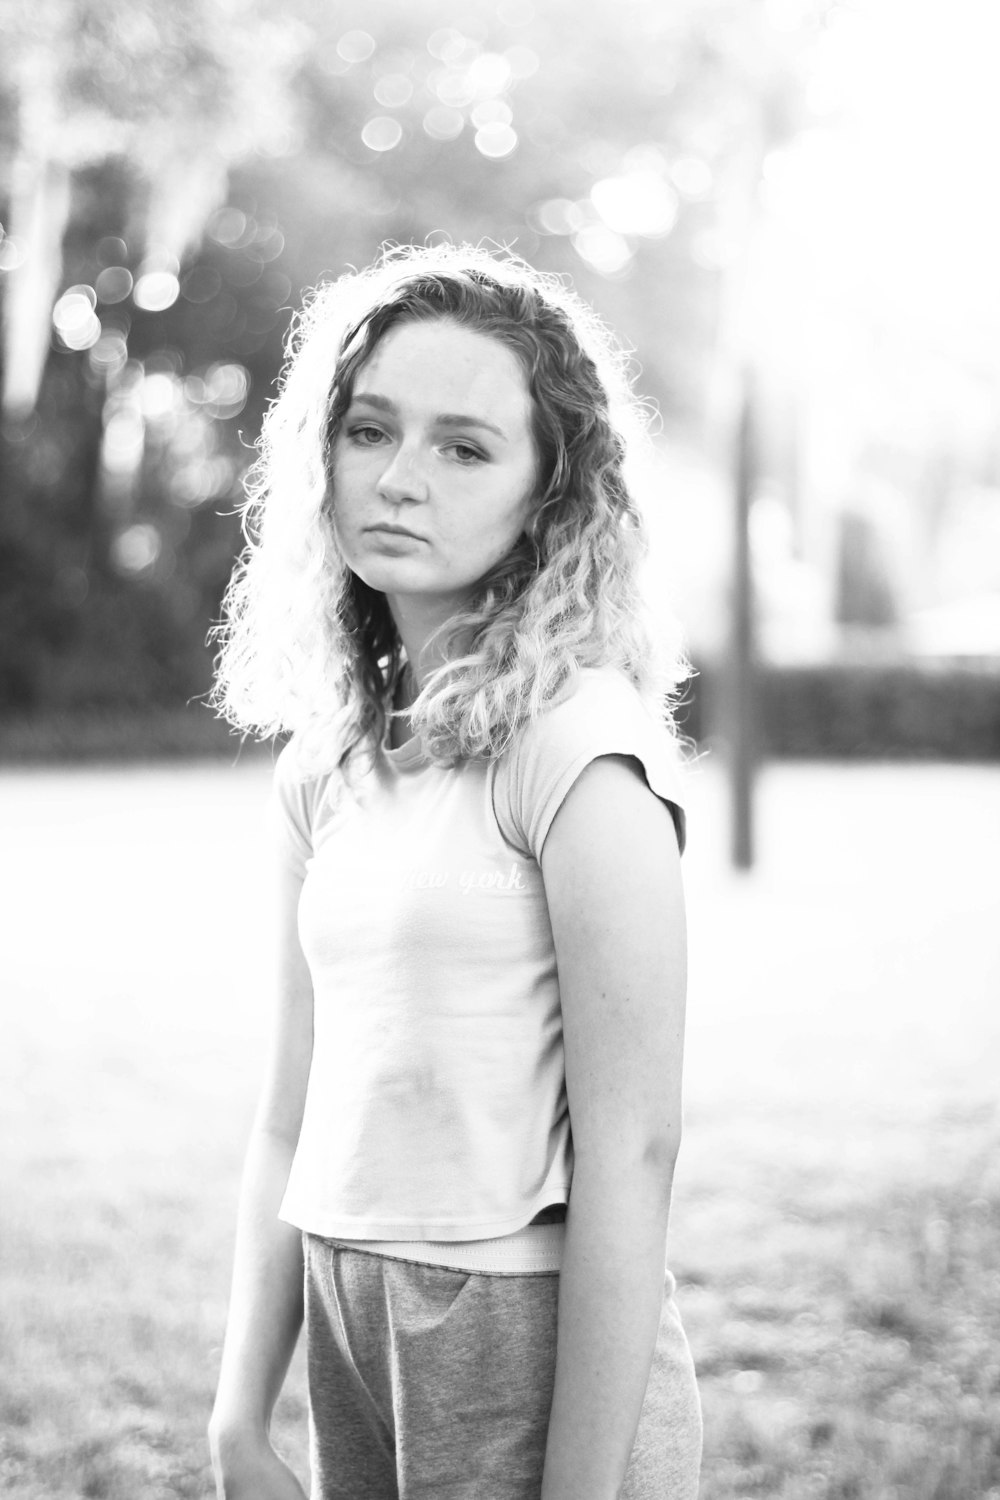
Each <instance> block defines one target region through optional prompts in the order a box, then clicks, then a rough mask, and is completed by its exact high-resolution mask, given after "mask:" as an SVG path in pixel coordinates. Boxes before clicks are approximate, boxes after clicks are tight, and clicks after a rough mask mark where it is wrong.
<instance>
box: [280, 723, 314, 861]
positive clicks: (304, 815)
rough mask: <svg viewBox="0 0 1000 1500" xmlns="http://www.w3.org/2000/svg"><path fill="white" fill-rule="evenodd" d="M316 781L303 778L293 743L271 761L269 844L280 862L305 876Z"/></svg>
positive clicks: (310, 840)
mask: <svg viewBox="0 0 1000 1500" xmlns="http://www.w3.org/2000/svg"><path fill="white" fill-rule="evenodd" d="M315 786H316V783H315V782H314V781H308V780H303V779H302V777H301V774H300V773H299V771H298V769H297V766H296V758H295V750H294V746H293V745H292V744H291V743H289V744H287V745H286V746H285V747H284V749H283V750H282V751H281V752H280V754H279V755H278V759H277V760H276V761H275V764H274V782H273V786H272V791H271V802H270V806H269V810H268V823H269V827H270V833H271V845H272V848H273V849H274V851H275V854H276V856H277V858H278V860H279V862H280V863H281V864H282V865H283V866H284V867H285V868H286V869H289V870H291V871H292V872H293V873H294V874H296V875H298V876H300V877H301V878H304V876H305V873H306V861H307V860H308V859H310V858H311V856H312V852H313V845H312V813H313V801H314V792H315Z"/></svg>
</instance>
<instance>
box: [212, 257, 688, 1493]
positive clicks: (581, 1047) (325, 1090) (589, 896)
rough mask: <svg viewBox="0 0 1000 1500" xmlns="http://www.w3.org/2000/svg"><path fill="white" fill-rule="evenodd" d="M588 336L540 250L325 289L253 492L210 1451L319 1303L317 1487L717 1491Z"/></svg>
mask: <svg viewBox="0 0 1000 1500" xmlns="http://www.w3.org/2000/svg"><path fill="white" fill-rule="evenodd" d="M635 416H636V406H635V403H634V401H633V399H632V398H631V396H630V394H629V390H628V386H627V382H626V380H625V377H624V375H623V373H622V361H621V359H620V357H619V356H618V355H617V353H616V352H615V351H614V349H613V346H612V345H611V344H610V341H609V340H608V338H607V336H606V335H605V334H604V332H603V330H602V329H601V328H600V326H599V324H598V323H597V320H596V319H595V318H594V317H593V315H592V314H591V313H590V312H589V311H588V310H587V309H586V308H585V307H584V306H583V304H582V303H580V302H579V301H578V300H577V299H576V298H575V297H574V296H573V295H572V294H571V293H569V292H568V291H567V290H566V289H565V288H564V287H563V286H562V285H561V284H560V283H559V282H558V281H557V280H555V279H554V278H546V277H543V276H541V275H539V274H537V273H535V272H534V271H532V270H531V269H530V268H529V267H528V266H526V265H525V264H523V263H522V262H520V261H518V260H516V259H515V258H513V257H510V256H490V255H487V254H486V253H485V252H481V251H476V250H470V249H456V248H449V249H435V250H423V249H419V250H418V249H412V248H407V249H403V250H396V251H393V252H390V253H388V254H387V255H386V256H384V257H383V258H382V260H381V261H380V262H379V263H378V265H376V266H375V267H373V268H371V269H370V270H368V271H367V272H365V273H363V274H361V275H357V276H351V277H345V278H342V279H341V280H340V281H338V282H336V283H335V284H332V285H329V286H326V287H324V288H323V289H322V290H321V291H319V292H318V293H317V294H316V295H315V297H314V299H313V300H312V302H311V304H310V305H309V307H308V308H307V310H306V312H305V314H304V315H303V317H302V319H301V320H300V323H299V325H298V328H297V330H296V333H295V336H294V338H293V341H292V357H291V361H290V365H289V368H288V371H287V375H286V378H285V381H284V384H283V387H282V389H281V393H280V395H279V396H278V399H277V400H276V402H275V403H274V405H273V406H272V408H271V409H270V411H269V413H268V416H267V420H266V423H265V429H264V434H263V438H262V443H261V456H260V459H259V462H258V465H257V467H256V470H255V475H254V482H253V483H252V484H251V486H250V499H249V501H248V507H249V516H248V523H249V524H248V536H249V538H250V544H249V547H248V551H247V554H246V556H245V558H244V560H243V563H242V565H241V567H240V569H239V570H238V572H237V575H236V576H235V578H234V582H233V584H232V586H231V590H230V594H229V598H228V624H227V626H226V629H225V633H224V642H223V650H222V654H221V659H220V678H219V686H218V689H217V702H218V703H219V704H220V705H221V706H222V708H223V709H224V711H225V712H226V713H227V714H228V715H229V716H230V718H231V719H232V720H233V721H234V722H235V723H237V724H239V725H241V726H243V727H244V728H251V729H253V730H255V731H256V732H258V733H261V734H273V733H276V732H281V731H291V732H292V738H291V740H290V742H289V743H288V745H287V746H286V748H285V749H284V750H283V751H282V753H281V755H280V756H279V758H278V762H277V766H276V775H275V809H276V834H277V843H278V851H279V854H278V861H277V863H278V866H279V875H278V884H279V897H278V899H279V910H280V944H279V948H280V960H279V966H278V974H277V979H276V1015H277V1021H276V1027H275V1031H274V1039H273V1046H272V1049H271V1057H270V1066H269V1069H268V1073H267V1080H266V1084H265V1087H264V1091H263V1097H262V1099H261V1102H260V1108H259V1111H258V1114H257V1118H256V1122H255V1125H254V1128H253V1133H252V1138H251V1142H250V1148H249V1154H248V1160H247V1166H246V1172H245V1179H244V1185H243V1191H242V1198H241V1208H240V1217H239V1225H238V1230H237V1244H236V1259H235V1270H234V1277H233V1292H232V1301H231V1307H230V1313H229V1327H228V1331H227V1336H226V1344H225V1350H224V1354H223V1360H222V1372H221V1378H220V1382H219V1389H218V1395H217V1399H216V1404H215V1410H214V1413H213V1417H212V1421H211V1425H210V1437H211V1444H212V1452H213V1462H214V1465H215V1472H216V1478H217V1483H218V1487H219V1494H220V1495H225V1496H226V1497H227V1500H244V1497H246V1500H286V1497H287V1500H290V1497H293V1496H298V1497H301V1495H302V1491H301V1489H300V1487H299V1485H298V1483H297V1481H296V1480H295V1478H294V1477H293V1475H292V1474H291V1472H290V1471H289V1469H288V1468H287V1466H286V1465H285V1464H284V1463H283V1462H282V1461H281V1459H280V1458H279V1457H278V1456H277V1455H276V1454H275V1452H274V1450H273V1448H272V1447H271V1445H270V1442H269V1439H268V1426H269V1421H270V1416H271V1412H272V1409H273V1406H274V1403H275V1400H276V1398H277V1395H278V1392H279V1389H280V1386H281V1383H282V1380H283V1378H284V1375H285V1372H286V1370H287V1366H288V1362H289V1359H290V1357H291V1354H292V1350H293V1348H294V1345H295V1343H296V1340H297V1337H298V1334H299V1330H300V1326H301V1325H302V1323H303V1320H304V1321H305V1325H306V1335H307V1346H308V1364H309V1396H310V1431H311V1457H312V1473H313V1491H312V1493H313V1496H314V1500H328V1497H334V1496H336V1497H343V1500H390V1497H397V1496H399V1497H402V1500H445V1497H468V1500H473V1497H475V1500H529V1497H530V1500H538V1497H541V1500H612V1497H617V1496H621V1497H624V1500H653V1497H654V1496H655V1497H656V1500H694V1497H695V1496H696V1493H697V1487H698V1467H699V1458H700V1449H701V1419H700V1412H699V1406H698V1397H697V1391H696V1387H695V1382H694V1372H693V1366H692V1362H691V1356H690V1353H689V1350H688V1347H687V1343H686V1340H685V1337H684V1334H683V1331H682V1328H681V1325H680V1321H679V1318H678V1314H677V1309H676V1305H675V1303H674V1300H673V1295H672V1294H673V1287H674V1283H673V1278H672V1276H671V1274H670V1272H669V1271H668V1270H667V1269H666V1249H665V1245H666V1234H667V1216H668V1210H669V1203H670V1191H671V1180H672V1175H673V1170H674V1163H675V1159H676V1156H677V1150H678V1145H679V1142H680V1132H681V1054H682V1046H683V1031H684V983H685V968H684V917H683V902H682V892H681V881H680V874H679V855H680V847H681V844H682V841H683V815H682V813H681V810H680V794H679V791H678V775H677V761H678V757H677V754H676V751H675V741H674V739H673V737H672V735H671V733H670V730H669V716H668V714H667V711H666V703H667V700H668V698H669V695H670V691H671V690H672V688H673V687H674V686H675V685H676V683H677V681H678V680H679V678H680V677H681V676H682V675H683V674H682V668H681V667H680V665H679V663H678V662H677V661H676V660H675V659H672V658H670V657H665V656H664V649H663V646H662V643H661V642H660V641H659V640H658V639H657V638H656V637H655V636H654V634H653V632H652V631H651V629H650V626H649V622H648V617H647V613H646V610H645V607H644V605H643V596H642V593H641V590H640V586H639V570H640V565H641V563H642V559H643V556H644V553H645V536H644V530H643V526H642V522H641V519H640V515H639V513H638V510H637V507H636V504H635V502H634V499H633V497H632V495H631V493H630V491H629V488H628V485H627V483H626V479H625V474H624V464H625V456H626V444H625V434H626V431H627V429H628V426H629V424H630V422H631V423H632V424H633V425H634V424H635Z"/></svg>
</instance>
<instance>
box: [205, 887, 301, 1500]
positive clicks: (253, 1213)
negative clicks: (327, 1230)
mask: <svg viewBox="0 0 1000 1500" xmlns="http://www.w3.org/2000/svg"><path fill="white" fill-rule="evenodd" d="M301 888H302V882H301V880H300V879H298V878H297V877H295V876H293V875H291V874H284V873H283V874H281V875H280V876H279V890H278V931H277V974H276V988H277V1008H276V1017H275V1024H274V1030H273V1034H272V1039H271V1045H270V1052H269V1058H268V1065H267V1072H266V1076H265V1082H264V1088H263V1091H262V1094H261V1099H260V1103H259V1106H258V1109H257V1113H256V1116H255V1119H254V1124H253V1128H252V1131H251V1136H250V1143H249V1146H248V1149H247V1156H246V1166H245V1168H244V1173H243V1185H242V1188H241V1192H240V1209H239V1218H238V1222H237V1229H236V1251H235V1256H234V1265H233V1281H232V1293H231V1297H230V1304H229V1317H228V1322H227V1327H226V1340H225V1345H224V1348H223V1354H222V1369H221V1372H220V1376H219V1386H218V1392H217V1394H216V1399H215V1407H214V1410H213V1413H212V1419H211V1422H210V1424H209V1438H210V1443H211V1448H212V1458H213V1464H214V1466H215V1472H216V1480H217V1483H218V1486H219V1494H220V1495H225V1496H226V1497H227V1500H228V1497H232V1500H240V1497H241V1496H243V1495H246V1496H248V1497H249V1496H254V1497H256V1500H271V1497H272V1496H273V1497H274V1500H284V1497H285V1496H289V1497H291V1496H298V1495H301V1493H302V1492H301V1489H300V1487H299V1485H298V1483H297V1482H296V1481H295V1480H294V1478H293V1476H292V1475H291V1473H290V1472H289V1471H288V1470H287V1469H286V1468H285V1467H284V1465H283V1464H281V1463H280V1460H278V1459H277V1458H276V1457H275V1455H274V1454H273V1451H272V1450H271V1447H270V1443H269V1440H268V1428H269V1425H270V1420H271V1413H272V1411H273V1409H274V1404H275V1402H276V1401H277V1398H278V1394H279V1392H280V1390H281V1385H282V1382H283V1380H284V1378H285V1375H286V1373H287V1370H288V1364H289V1361H290V1360H291V1357H292V1354H293V1352H294V1349H295V1344H296V1341H297V1339H298V1336H299V1330H300V1328H301V1326H302V1236H301V1234H300V1232H299V1230H297V1229H295V1228H294V1227H293V1226H292V1225H290V1224H285V1223H284V1222H282V1220H280V1219H279V1218H278V1209H279V1206H280V1203H281V1199H282V1196H283V1194H284V1191H285V1186H286V1183H287V1181H288V1173H289V1170H290V1168H291V1163H292V1156H293V1154H294V1151H295V1146H296V1143H297V1141H298V1137H299V1130H300V1127H301V1124H302V1113H303V1109H304V1107H305V1096H306V1085H307V1083H308V1079H309V1065H310V1061H311V1058H312V983H311V980H310V976H309V970H308V967H307V965H306V961H305V957H304V956H303V953H302V949H301V945H300V943H299V938H298V930H297V913H298V899H299V893H300V891H301Z"/></svg>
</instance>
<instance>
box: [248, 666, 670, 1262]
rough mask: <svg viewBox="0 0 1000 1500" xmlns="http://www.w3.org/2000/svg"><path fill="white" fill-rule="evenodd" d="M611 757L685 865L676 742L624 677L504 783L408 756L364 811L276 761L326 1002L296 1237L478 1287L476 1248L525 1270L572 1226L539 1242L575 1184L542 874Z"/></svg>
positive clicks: (558, 711) (316, 1031) (564, 719)
mask: <svg viewBox="0 0 1000 1500" xmlns="http://www.w3.org/2000/svg"><path fill="white" fill-rule="evenodd" d="M610 754H619V755H629V756H634V757H636V759H637V760H638V761H639V762H640V763H641V765H642V768H643V771H644V773H645V777H646V780H647V782H648V784H649V786H650V788H651V789H652V790H653V792H655V793H656V795H657V796H659V797H660V798H662V799H663V800H664V801H665V802H667V803H668V804H669V805H670V808H671V811H672V813H673V815H674V820H675V824H676V827H677V832H678V838H679V840H680V843H681V846H682V847H683V842H684V815H683V812H682V810H681V792H680V785H679V782H680V775H679V760H678V755H677V751H676V748H675V746H674V742H673V740H672V739H671V737H670V736H669V734H668V733H667V732H666V730H664V729H663V727H662V726H661V725H659V724H657V722H656V721H655V719H654V718H653V717H652V715H651V714H650V713H649V712H648V710H647V709H646V708H645V706H644V704H643V702H642V700H641V699H640V697H639V695H638V693H637V692H636V690H635V688H634V687H633V686H632V684H631V683H630V682H629V680H628V679H627V678H626V677H625V676H624V674H623V673H621V672H619V671H618V670H617V669H615V668H610V667H606V668H601V669H584V670H582V671H581V672H580V674H579V678H578V681H577V684H576V686H575V688H574V690H573V691H572V692H571V694H570V696H568V697H567V698H565V699H564V700H563V701H562V702H560V703H558V704H557V705H555V706H554V707H550V708H548V709H547V710H546V711H545V712H544V713H543V714H542V715H541V716H540V717H539V718H538V719H536V720H535V721H533V722H532V723H530V724H529V725H527V726H525V728H524V729H523V730H522V731H521V732H520V733H519V734H518V735H517V736H516V738H515V740H514V741H513V743H512V744H511V746H510V748H509V749H508V750H507V751H506V752H505V753H504V754H503V755H502V756H501V757H499V758H497V759H495V760H492V761H467V762H464V763H462V764H460V765H458V766H456V767H453V768H443V767H439V766H435V765H434V764H432V763H431V762H430V761H428V760H427V759H426V757H425V756H424V754H423V753H422V750H421V746H420V742H419V739H418V738H413V739H411V740H409V741H408V742H407V743H406V744H405V745H403V746H402V747H401V748H400V749H398V750H391V749H388V748H386V747H385V746H383V747H382V748H381V749H380V750H379V752H378V753H377V754H376V756H375V757H374V761H373V765H372V768H371V770H370V771H369V772H368V774H367V775H366V776H365V777H364V779H363V781H362V783H361V785H360V787H358V788H357V789H356V790H355V792H353V793H352V792H351V791H350V790H348V789H347V788H346V787H345V785H344V783H343V779H342V778H341V776H340V775H339V773H330V774H327V775H323V776H320V777H317V778H313V779H307V780H302V779H300V777H299V776H298V775H297V772H296V767H295V752H294V743H293V744H292V745H289V746H287V747H286V748H285V749H284V750H283V751H282V753H281V755H280V756H279V758H278V762H277V765H276V768H275V799H274V810H275V824H276V834H277V838H278V843H279V850H280V853H281V857H282V858H283V859H284V860H285V861H286V862H287V864H288V865H289V866H290V867H291V868H292V869H293V870H295V871H296V872H298V873H299V874H301V875H302V876H303V877H304V881H303V886H302V895H301V899H300V905H299V935H300V939H301V943H302V949H303V952H304V954H305V957H306V960H307V962H308V964H309V969H310V972H311V976H312V982H313V994H314V1016H313V1057H312V1066H311V1070H310V1075H309V1084H308V1090H307V1096H306V1104H305V1113H304V1117H303V1122H302V1130H301V1134H300V1137H299V1142H298V1147H297V1149H296V1152H295V1156H294V1160H293V1163H292V1169H291V1173H290V1176H289V1180H288V1186H287V1190H286V1192H285V1196H284V1200H283V1203H282V1206H281V1217H282V1218H283V1219H285V1220H287V1221H288V1222H290V1223H292V1224H295V1225H297V1226H298V1227H299V1228H300V1229H303V1230H305V1231H308V1232H309V1233H312V1234H317V1235H321V1236H323V1237H325V1238H328V1239H335V1240H338V1241H349V1242H351V1243H353V1244H356V1245H361V1246H365V1247H369V1248H374V1247H375V1246H376V1245H377V1246H378V1247H379V1248H380V1249H385V1250H391V1249H393V1248H396V1249H397V1251H398V1252H400V1253H401V1252H402V1248H403V1246H406V1245H409V1246H413V1245H417V1246H422V1247H423V1253H422V1255H420V1257H419V1258H422V1259H437V1260H440V1261H442V1263H445V1264H460V1265H467V1266H468V1265H479V1266H485V1264H486V1260H484V1257H483V1253H482V1244H481V1242H483V1241H490V1242H493V1243H494V1250H495V1251H496V1252H497V1253H496V1254H495V1255H493V1256H492V1260H494V1261H495V1262H496V1263H497V1265H498V1266H499V1265H504V1266H507V1267H508V1268H510V1269H523V1268H529V1267H531V1266H534V1265H536V1264H540V1262H539V1260H538V1255H539V1253H541V1251H540V1247H541V1250H544V1249H545V1246H546V1245H547V1246H548V1247H549V1248H548V1253H549V1254H550V1255H551V1254H552V1253H554V1248H553V1247H554V1243H555V1239H556V1237H557V1235H558V1232H559V1230H560V1229H561V1226H552V1225H539V1226H532V1229H531V1231H530V1232H528V1231H526V1228H525V1227H526V1226H528V1225H530V1223H531V1220H532V1218H533V1217H534V1216H535V1215H536V1214H537V1213H538V1212H539V1210H541V1209H543V1208H545V1207H546V1206H547V1205H551V1204H558V1203H566V1202H567V1201H568V1198H569V1191H570V1183H571V1179H572V1175H573V1145H572V1135H571V1131H570V1120H569V1113H568V1108H567V1101H566V1086H565V1072H564V1061H563V1049H562V1025H561V1012H560V1004H559V986H558V980H557V975H556V960H555V951H554V946H553V940H552V931H551V927H550V924H549V916H548V908H547V905H546V900H545V891H544V887H543V883H542V877H541V871H540V868H539V860H540V858H541V853H542V847H543V845H544V842H545V838H546V835H547V833H548V830H549V828H550V826H551V824H552V820H553V818H554V817H555V815H556V812H557V811H558V809H559V806H560V804H561V803H562V801H563V799H564V798H565V796H566V794H567V793H568V791H569V790H570V788H571V786H572V785H573V783H574V781H575V780H576V778H577V777H578V776H579V775H580V773H581V772H582V771H583V770H584V768H585V767H586V766H587V765H588V764H589V763H590V762H591V761H592V760H594V759H596V758H597V757H598V756H601V755H610ZM539 1231H544V1233H543V1234H539V1233H538V1232H539ZM531 1235H535V1236H536V1238H535V1240H534V1241H533V1242H532V1241H531ZM500 1241H503V1243H502V1244H501V1243H499V1242H500ZM470 1242H476V1243H474V1244H473V1243H470ZM462 1247H467V1248H466V1249H465V1250H463V1248H462ZM505 1251H506V1254H505V1253H504V1252H505ZM490 1258H491V1257H487V1258H486V1259H487V1260H488V1259H490Z"/></svg>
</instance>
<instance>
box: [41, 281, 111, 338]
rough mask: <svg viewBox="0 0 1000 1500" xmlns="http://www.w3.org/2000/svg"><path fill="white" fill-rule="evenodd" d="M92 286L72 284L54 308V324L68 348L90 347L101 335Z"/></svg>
mask: <svg viewBox="0 0 1000 1500" xmlns="http://www.w3.org/2000/svg"><path fill="white" fill-rule="evenodd" d="M96 306H97V293H96V292H95V291H94V288H93V287H92V286H85V285H80V286H71V287H69V288H68V289H67V290H66V291H65V292H63V294H62V296H61V297H60V298H59V300H58V302H57V303H56V305H55V307H54V308H53V309H52V324H53V327H54V328H55V330H56V332H57V333H58V335H59V337H60V339H61V340H62V342H63V344H64V345H65V346H66V348H67V349H90V348H92V347H93V345H94V344H96V343H97V341H98V339H99V338H100V336H101V320H100V318H98V316H97V314H96V312H95V310H94V309H95V308H96Z"/></svg>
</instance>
